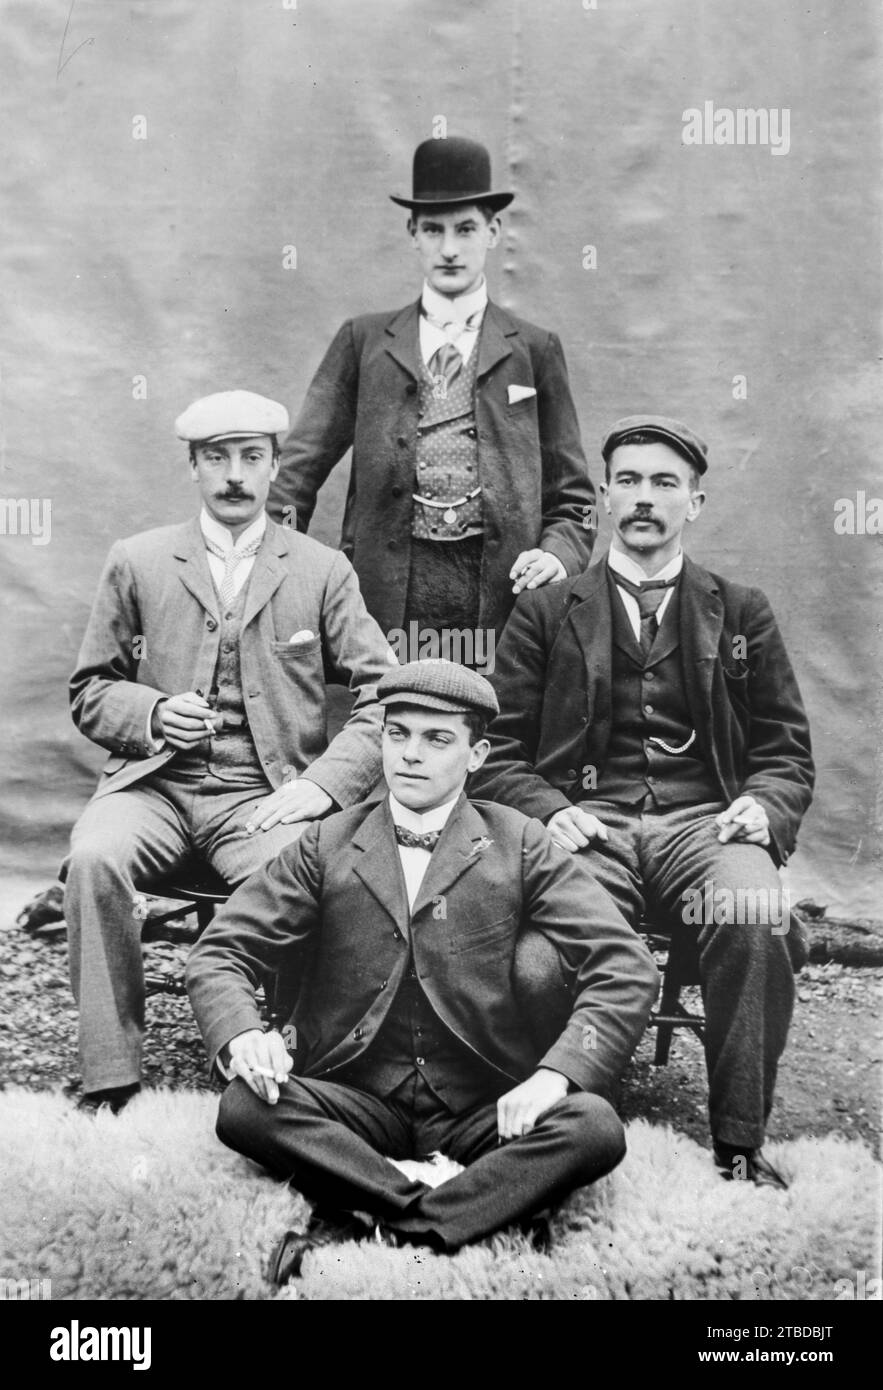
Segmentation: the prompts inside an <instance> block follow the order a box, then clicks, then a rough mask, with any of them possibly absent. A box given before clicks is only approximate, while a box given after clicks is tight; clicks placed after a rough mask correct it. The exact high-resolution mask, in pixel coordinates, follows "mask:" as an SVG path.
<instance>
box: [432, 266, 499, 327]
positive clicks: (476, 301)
mask: <svg viewBox="0 0 883 1390" xmlns="http://www.w3.org/2000/svg"><path fill="white" fill-rule="evenodd" d="M422 303H423V307H424V309H425V310H426V312H427V314H432V316H433V318H436V319H440V320H441V322H442V323H451V322H454V323H465V322H466V320H467V319H468V318H469V316H470V314H475V313H477V312H478V311H479V310H482V311H483V310H484V309H486V308H487V281H486V280H485V278H484V276H482V279H481V284H480V285H479V286H478V288H477V289H474V290H472V292H471V293H470V294H460V295H458V296H457V298H456V299H448V298H447V296H446V295H443V294H439V292H438V290H434V289H433V288H432V286H431V285H430V284H429V282H428V281H426V280H424V282H423V300H422Z"/></svg>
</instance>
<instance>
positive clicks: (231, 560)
mask: <svg viewBox="0 0 883 1390" xmlns="http://www.w3.org/2000/svg"><path fill="white" fill-rule="evenodd" d="M263 539H264V538H263V536H262V535H261V536H258V538H257V540H256V541H252V542H251V544H250V545H246V546H243V548H242V549H241V550H237V549H236V547H235V546H234V547H233V549H232V550H225V549H224V548H223V546H220V545H218V544H217V542H216V541H213V540H210V539H209V537H208V536H204V537H203V540H204V541H205V548H206V550H208V551H210V552H211V554H212V555H217V557H218V559H219V560H223V561H224V578H223V579H222V580H221V583H220V587H219V589H218V596H219V597H220V600H221V607H222V608H229V606H230V604H231V603H233V601H234V599H235V598H236V588H235V585H234V583H233V576H234V574H235V572H236V569H237V567H238V566H239V565H241V564H242V561H243V560H248V559H250V558H251V556H252V555H256V554H257V553H258V551H259V550H260V548H261V542H262V540H263Z"/></svg>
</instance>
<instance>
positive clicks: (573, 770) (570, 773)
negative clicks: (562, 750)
mask: <svg viewBox="0 0 883 1390" xmlns="http://www.w3.org/2000/svg"><path fill="white" fill-rule="evenodd" d="M567 775H568V777H575V776H576V768H575V767H569V768H568V769H567Z"/></svg>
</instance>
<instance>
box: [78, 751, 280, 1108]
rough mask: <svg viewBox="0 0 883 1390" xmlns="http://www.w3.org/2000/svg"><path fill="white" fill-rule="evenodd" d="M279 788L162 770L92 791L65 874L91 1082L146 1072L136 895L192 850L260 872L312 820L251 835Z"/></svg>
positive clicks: (234, 880) (230, 877)
mask: <svg viewBox="0 0 883 1390" xmlns="http://www.w3.org/2000/svg"><path fill="white" fill-rule="evenodd" d="M272 790H273V789H272V787H271V786H270V784H269V783H268V782H260V783H254V782H253V783H251V784H249V785H243V786H238V785H236V784H235V783H231V782H222V781H220V780H219V779H217V778H214V777H210V776H208V777H183V776H175V774H174V773H165V772H164V770H163V771H161V772H159V773H154V774H153V775H152V776H151V777H149V778H146V779H145V781H143V782H139V783H137V784H136V785H135V786H131V787H126V788H125V789H123V790H122V791H118V792H108V793H107V795H106V796H101V797H98V798H96V799H93V800H92V801H90V802H89V804H88V806H87V807H86V809H85V810H84V811H83V814H82V815H81V816H80V818H79V820H78V821H77V823H76V825H75V826H74V829H73V832H72V835H71V848H70V853H69V855H68V857H67V859H66V860H65V863H64V866H63V868H62V877H63V878H64V880H65V894H64V914H65V920H66V921H67V929H68V957H69V964H70V974H71V985H72V987H73V993H74V998H75V999H76V1001H77V1004H78V1006H79V1057H80V1069H81V1073H82V1077H83V1087H84V1090H86V1091H103V1090H107V1089H109V1088H112V1087H117V1086H127V1085H130V1084H131V1083H133V1082H136V1081H138V1080H139V1079H140V1076H141V1053H142V1040H143V1033H144V969H143V966H142V961H141V921H140V919H139V918H138V916H137V915H136V913H135V911H134V910H133V909H134V902H135V899H136V896H137V895H138V894H140V893H142V892H145V891H149V890H150V888H151V887H152V886H154V885H156V884H159V883H160V882H161V881H162V880H163V879H164V878H166V877H167V876H168V875H169V874H170V873H172V872H173V871H174V870H175V868H176V867H177V866H178V865H179V864H181V863H182V861H184V860H185V859H187V858H188V857H189V856H190V855H191V854H192V853H197V854H199V855H200V856H201V857H202V858H203V859H204V860H205V861H206V862H207V863H208V864H210V865H211V867H212V868H213V869H214V870H215V871H216V872H217V873H218V874H220V876H221V877H222V878H223V879H225V880H226V881H227V882H228V883H229V884H230V885H231V886H234V885H236V884H238V883H241V882H242V880H243V879H245V878H247V877H248V876H249V874H252V873H254V872H255V870H256V869H258V868H260V866H261V865H262V864H263V863H265V862H266V861H267V860H268V859H271V858H273V856H274V855H276V854H278V853H279V851H280V850H281V849H283V848H284V846H285V845H287V844H290V843H292V841H294V840H296V839H297V838H298V836H299V835H300V834H301V833H302V831H303V829H304V828H305V827H304V825H303V824H302V823H301V824H294V825H276V826H274V827H273V828H272V829H271V830H266V831H264V830H257V831H255V833H254V834H253V835H247V834H246V831H245V823H246V821H247V820H248V818H249V815H250V814H251V813H252V812H253V811H254V810H255V809H256V808H257V806H258V805H259V803H260V802H261V801H262V800H264V798H265V797H267V796H269V795H270V793H271V792H272Z"/></svg>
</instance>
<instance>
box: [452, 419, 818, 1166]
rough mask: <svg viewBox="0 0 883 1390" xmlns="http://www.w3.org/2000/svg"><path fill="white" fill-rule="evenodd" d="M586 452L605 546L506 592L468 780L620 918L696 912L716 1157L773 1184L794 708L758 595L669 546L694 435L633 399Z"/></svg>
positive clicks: (805, 783)
mask: <svg viewBox="0 0 883 1390" xmlns="http://www.w3.org/2000/svg"><path fill="white" fill-rule="evenodd" d="M602 454H603V458H604V461H605V464H606V482H605V483H604V484H603V485H602V494H603V497H604V505H605V508H606V510H607V512H608V514H609V516H610V517H611V520H612V523H613V538H612V540H611V544H610V551H609V554H608V555H607V560H606V563H601V564H598V565H595V566H593V567H592V568H591V569H590V570H587V571H586V573H585V574H583V575H581V576H580V577H579V578H578V579H575V580H570V581H568V582H567V583H565V584H561V585H559V586H557V587H556V588H555V589H550V590H547V591H544V592H542V593H537V594H530V595H524V596H522V598H521V599H520V600H519V602H518V603H517V604H516V606H515V609H514V610H513V613H512V617H511V618H510V620H509V625H508V627H507V629H506V633H505V635H504V638H503V641H502V643H501V644H500V647H499V648H498V651H497V664H496V671H495V674H494V678H493V681H494V687H495V689H496V691H497V694H498V696H499V701H500V706H501V713H500V716H499V718H498V719H497V720H496V721H495V723H494V725H493V728H492V730H491V752H490V756H489V757H488V759H487V762H486V763H485V764H484V766H483V767H482V768H481V770H480V771H479V772H477V774H476V777H475V780H474V784H472V790H473V791H474V793H475V794H476V795H480V796H486V797H490V798H491V799H493V800H494V801H500V802H503V803H505V804H507V805H511V806H517V807H518V808H519V810H521V811H523V812H525V813H526V814H527V815H532V816H536V817H537V818H538V819H539V820H541V821H543V822H544V823H545V824H546V825H547V826H548V828H549V831H550V833H551V835H552V838H553V839H554V841H555V842H556V844H558V845H560V846H561V847H562V848H563V849H565V850H567V851H568V852H569V853H571V854H572V855H573V856H574V858H575V859H577V860H579V861H581V862H583V863H585V864H586V865H587V867H588V868H589V869H591V871H592V873H593V874H594V875H595V877H596V878H597V880H598V882H599V883H601V884H603V885H604V887H605V888H606V889H607V891H608V892H609V893H610V894H611V896H612V897H613V899H614V900H615V902H616V903H617V905H618V907H619V908H620V910H621V911H622V912H623V913H624V915H625V916H626V918H627V919H628V920H629V922H631V923H632V925H633V926H634V927H637V926H638V924H639V922H640V920H641V916H642V913H643V910H644V908H645V906H646V907H647V909H648V910H649V912H650V914H651V917H657V916H661V918H662V919H663V920H664V921H665V922H666V924H667V925H670V926H671V927H672V929H673V930H675V931H680V932H685V931H691V932H693V933H694V934H695V933H697V932H698V950H699V972H700V982H701V987H702V993H703V998H704V1002H705V1011H706V1018H707V1027H706V1034H705V1054H706V1062H707V1068H708V1084H709V1111H710V1118H711V1133H712V1138H713V1141H714V1150H715V1156H716V1159H717V1163H718V1166H719V1168H720V1169H721V1171H722V1173H723V1175H724V1176H726V1177H730V1178H732V1177H733V1176H736V1177H744V1178H748V1179H750V1180H752V1181H754V1182H756V1183H760V1184H768V1185H770V1186H774V1187H784V1186H785V1182H784V1180H783V1179H782V1177H781V1176H780V1175H779V1174H778V1173H776V1172H775V1170H774V1169H773V1168H772V1166H771V1165H770V1164H769V1162H768V1161H767V1160H766V1159H765V1157H764V1156H763V1154H762V1152H761V1146H762V1143H763V1138H764V1133H765V1128H766V1121H767V1118H768V1116H769V1113H770V1107H771V1105H772V1100H773V1088H774V1085H775V1079H776V1070H777V1066H778V1062H779V1058H780V1056H781V1054H782V1051H783V1050H784V1047H785V1041H786V1038H787V1034H788V1026H789V1023H790V1019H791V1011H792V1007H793V1001H794V980H793V965H794V964H799V963H802V955H803V944H802V941H801V939H800V938H801V935H802V933H801V929H800V926H799V923H797V922H796V919H792V918H791V917H790V916H789V913H788V910H787V893H786V890H785V889H784V887H783V885H782V884H781V882H780V879H779V874H778V868H779V866H780V865H783V864H784V863H785V861H786V860H787V858H788V856H789V854H790V853H791V851H792V850H793V848H794V843H795V838H796V835H797V830H798V827H799V825H800V822H801V819H802V817H803V815H804V813H805V811H806V809H807V807H808V806H809V804H810V800H811V797H812V787H813V762H812V754H811V749H810V737H809V728H808V725H807V719H806V715H805V713H804V709H803V704H802V702H801V698H800V692H799V690H798V687H797V681H796V679H795V677H794V672H793V671H792V669H791V663H790V661H789V659H788V655H787V652H786V650H785V646H784V643H783V641H782V637H781V635H780V633H779V629H778V627H777V625H776V622H775V619H774V617H773V614H772V611H771V609H770V605H769V603H768V602H767V599H766V598H765V596H764V595H763V594H762V593H761V591H760V590H759V589H754V588H748V587H747V586H745V585H744V584H737V583H733V582H732V581H730V580H727V579H722V578H720V576H719V575H716V574H710V573H709V572H708V571H707V570H705V569H702V568H701V566H699V565H697V564H694V563H693V562H692V561H691V560H689V559H688V558H687V557H686V556H685V555H684V554H683V551H682V549H681V539H682V535H683V532H684V529H685V527H686V526H688V525H690V524H692V523H693V522H694V521H696V519H697V518H698V516H699V514H700V511H701V509H702V505H703V502H704V500H705V494H704V492H702V491H701V489H700V478H701V477H702V475H703V474H704V473H705V471H706V467H707V448H706V445H705V444H704V443H703V442H702V440H701V439H700V438H699V437H698V436H697V435H696V434H695V433H694V432H693V431H692V430H690V429H689V428H687V426H685V425H682V424H680V423H679V422H678V421H676V420H670V419H666V418H664V417H659V416H631V417H628V418H626V419H623V420H619V421H618V422H617V423H616V424H615V425H614V427H613V429H612V430H611V431H610V433H609V434H608V435H607V437H606V439H605V441H604V444H603V448H602Z"/></svg>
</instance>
